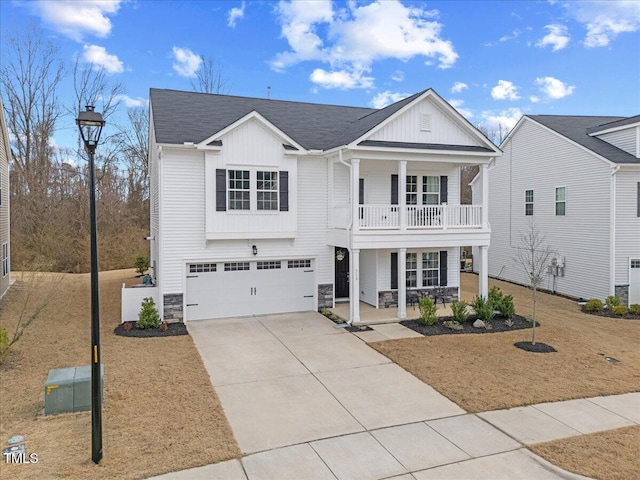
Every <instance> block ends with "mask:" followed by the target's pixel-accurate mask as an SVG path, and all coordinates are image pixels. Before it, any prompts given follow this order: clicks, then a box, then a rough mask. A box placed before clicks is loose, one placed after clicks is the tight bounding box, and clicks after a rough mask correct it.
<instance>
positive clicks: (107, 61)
mask: <svg viewBox="0 0 640 480" xmlns="http://www.w3.org/2000/svg"><path fill="white" fill-rule="evenodd" d="M83 50H84V51H83V53H82V59H83V60H84V61H85V62H87V63H91V64H92V65H93V66H94V67H102V68H104V69H105V70H106V71H107V72H108V73H122V72H123V71H124V66H123V65H122V62H121V61H120V60H119V59H118V57H117V55H112V54H110V53H107V50H106V49H105V48H104V47H100V46H98V45H85V46H84V47H83Z"/></svg>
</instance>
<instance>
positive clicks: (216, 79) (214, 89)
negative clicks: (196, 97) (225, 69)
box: [191, 55, 229, 94]
mask: <svg viewBox="0 0 640 480" xmlns="http://www.w3.org/2000/svg"><path fill="white" fill-rule="evenodd" d="M200 60H201V63H200V68H199V69H198V71H197V72H196V76H195V78H194V79H192V80H191V88H193V89H194V90H195V91H196V92H202V93H221V94H225V93H228V92H229V88H228V87H227V82H226V80H225V79H223V78H222V69H221V68H220V60H217V61H216V60H214V59H213V57H211V56H209V57H206V58H205V57H204V56H202V55H200Z"/></svg>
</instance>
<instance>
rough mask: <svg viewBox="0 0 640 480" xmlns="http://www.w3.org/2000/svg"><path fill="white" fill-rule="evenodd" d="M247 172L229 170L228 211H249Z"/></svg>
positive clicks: (249, 188)
mask: <svg viewBox="0 0 640 480" xmlns="http://www.w3.org/2000/svg"><path fill="white" fill-rule="evenodd" d="M250 195H251V183H250V181H249V170H229V210H250V209H251V202H250V200H249V198H250Z"/></svg>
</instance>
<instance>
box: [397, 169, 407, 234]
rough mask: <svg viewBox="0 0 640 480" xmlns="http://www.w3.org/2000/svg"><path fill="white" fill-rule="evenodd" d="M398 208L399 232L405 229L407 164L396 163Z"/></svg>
mask: <svg viewBox="0 0 640 480" xmlns="http://www.w3.org/2000/svg"><path fill="white" fill-rule="evenodd" d="M398 208H399V209H400V215H399V218H400V230H406V229H407V162H406V160H401V161H399V162H398Z"/></svg>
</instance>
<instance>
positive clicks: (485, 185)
mask: <svg viewBox="0 0 640 480" xmlns="http://www.w3.org/2000/svg"><path fill="white" fill-rule="evenodd" d="M480 179H481V180H482V228H489V166H488V165H481V166H480Z"/></svg>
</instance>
